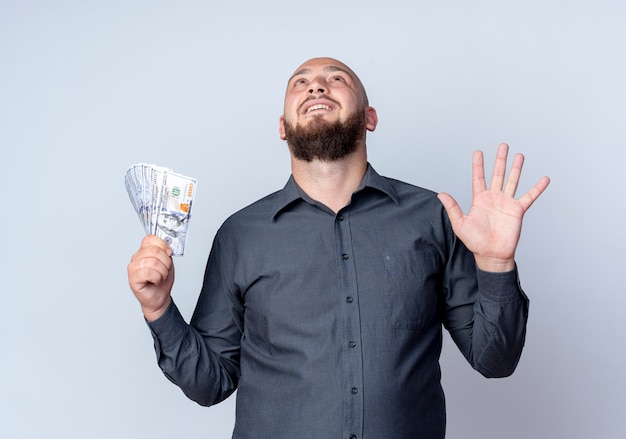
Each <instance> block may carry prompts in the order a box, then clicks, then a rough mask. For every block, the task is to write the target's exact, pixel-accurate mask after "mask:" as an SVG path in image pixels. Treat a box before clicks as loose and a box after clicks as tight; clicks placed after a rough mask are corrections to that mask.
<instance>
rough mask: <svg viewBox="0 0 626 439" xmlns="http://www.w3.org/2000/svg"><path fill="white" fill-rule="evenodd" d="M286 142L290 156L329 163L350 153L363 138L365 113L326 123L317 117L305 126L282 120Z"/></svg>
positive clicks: (360, 112) (357, 113)
mask: <svg viewBox="0 0 626 439" xmlns="http://www.w3.org/2000/svg"><path fill="white" fill-rule="evenodd" d="M284 126H285V137H286V138H287V145H289V149H290V150H291V153H292V154H293V156H294V157H295V158H297V159H299V160H303V161H306V162H311V161H312V160H313V159H318V160H321V161H327V162H331V161H334V160H338V159H340V158H343V157H345V156H347V155H349V154H352V153H353V152H354V151H356V149H357V148H358V145H359V142H360V141H361V140H362V139H363V138H364V137H365V113H364V112H362V111H357V112H356V113H355V114H353V115H352V116H350V117H349V118H348V119H347V120H346V121H345V122H341V121H337V122H332V123H331V122H327V121H325V120H324V119H323V118H322V117H321V116H316V117H314V118H313V120H311V121H310V122H309V124H308V125H307V126H304V127H299V126H297V125H296V126H293V125H291V124H290V123H289V122H287V121H284Z"/></svg>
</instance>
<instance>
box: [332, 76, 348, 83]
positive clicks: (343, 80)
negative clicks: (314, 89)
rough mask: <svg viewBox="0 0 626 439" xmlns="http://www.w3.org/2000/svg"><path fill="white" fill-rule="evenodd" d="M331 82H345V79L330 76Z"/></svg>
mask: <svg viewBox="0 0 626 439" xmlns="http://www.w3.org/2000/svg"><path fill="white" fill-rule="evenodd" d="M330 80H331V81H340V82H346V78H344V77H343V76H341V75H335V76H331V78H330Z"/></svg>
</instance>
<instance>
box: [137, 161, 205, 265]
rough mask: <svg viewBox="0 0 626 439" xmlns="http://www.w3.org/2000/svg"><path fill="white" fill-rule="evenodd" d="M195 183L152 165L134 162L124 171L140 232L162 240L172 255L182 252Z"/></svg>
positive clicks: (189, 178) (191, 179)
mask: <svg viewBox="0 0 626 439" xmlns="http://www.w3.org/2000/svg"><path fill="white" fill-rule="evenodd" d="M197 184H198V182H197V180H196V179H195V178H192V177H187V176H185V175H182V174H179V173H176V172H174V171H173V170H172V169H169V168H165V167H162V166H157V165H153V164H146V163H138V164H136V165H133V166H131V167H130V168H128V170H127V171H126V175H125V185H126V191H127V192H128V196H129V198H130V201H131V204H132V205H133V208H134V209H135V212H137V215H138V216H139V220H140V221H141V223H142V225H143V227H144V231H145V232H146V233H147V234H152V235H156V236H158V237H159V238H161V239H163V240H164V241H165V242H167V243H168V245H169V246H170V247H171V248H172V253H173V254H174V255H176V256H182V255H183V254H184V253H185V245H186V243H187V233H188V231H189V220H190V219H191V208H192V205H193V200H194V197H195V194H196V187H197Z"/></svg>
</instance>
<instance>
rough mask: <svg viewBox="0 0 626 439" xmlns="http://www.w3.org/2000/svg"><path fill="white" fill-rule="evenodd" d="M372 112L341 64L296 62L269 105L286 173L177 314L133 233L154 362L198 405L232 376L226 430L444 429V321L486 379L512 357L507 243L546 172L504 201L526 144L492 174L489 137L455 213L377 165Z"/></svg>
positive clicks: (158, 245)
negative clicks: (230, 419) (278, 109)
mask: <svg viewBox="0 0 626 439" xmlns="http://www.w3.org/2000/svg"><path fill="white" fill-rule="evenodd" d="M377 122H378V118H377V114H376V111H375V109H374V108H372V107H370V106H369V103H368V99H367V95H366V93H365V89H364V87H363V85H362V84H361V82H360V80H359V78H358V77H357V75H356V74H355V73H354V72H353V71H352V70H351V69H350V68H348V67H347V66H346V65H344V64H343V63H341V62H339V61H337V60H334V59H330V58H317V59H312V60H309V61H307V62H305V63H304V64H303V65H302V66H301V67H299V68H298V69H297V70H296V72H295V73H294V75H293V76H292V77H291V78H290V79H289V82H288V85H287V91H286V95H285V106H284V114H283V115H282V116H281V117H280V137H281V138H282V139H283V140H286V141H287V144H288V146H289V150H290V153H291V168H292V176H291V178H290V179H289V181H288V183H287V185H286V186H285V187H284V188H283V189H282V190H281V191H278V192H276V193H274V194H271V195H269V196H268V197H266V198H263V199H262V200H259V201H258V202H256V203H254V204H252V205H251V206H248V207H246V208H245V209H243V210H241V211H239V212H237V213H236V214H234V215H233V216H232V217H230V218H229V219H227V220H226V221H225V223H224V224H223V225H222V227H221V228H220V230H219V231H218V233H217V235H216V237H215V241H214V243H213V248H212V249H211V254H210V256H209V261H208V263H207V269H206V273H205V277H204V284H203V287H202V291H201V294H200V297H199V300H198V304H197V307H196V310H195V311H194V314H193V317H192V319H191V324H189V325H188V324H187V323H186V322H185V321H184V320H183V318H182V317H181V315H180V313H179V312H178V310H177V308H176V306H175V304H174V303H173V302H172V299H171V296H170V291H171V288H172V285H173V282H174V266H173V263H172V258H171V250H170V249H169V248H168V246H167V245H166V244H165V243H164V242H163V241H161V240H159V239H158V238H156V237H154V236H147V237H146V238H145V239H144V240H143V242H142V244H141V248H140V249H139V251H138V252H137V253H136V254H135V255H134V256H133V257H132V260H131V262H130V264H129V266H128V274H129V283H130V286H131V288H132V290H133V291H134V293H135V295H136V297H137V299H138V300H139V302H140V304H141V307H142V310H143V313H144V316H145V318H146V319H147V321H148V324H149V326H150V329H151V331H152V334H153V336H154V340H155V348H156V351H157V356H158V362H159V365H160V367H161V369H162V370H163V372H164V373H165V374H166V376H167V377H168V378H170V379H171V380H172V381H173V382H174V383H176V384H177V385H178V386H180V387H181V389H182V390H183V391H184V392H185V394H186V395H187V396H188V397H189V398H191V399H193V400H195V401H197V402H198V403H200V404H203V405H211V404H215V403H218V402H220V401H222V400H223V399H225V398H226V397H228V396H229V395H230V394H231V393H232V392H233V391H234V390H235V389H238V392H237V413H236V423H235V431H234V433H233V437H234V438H237V439H281V438H298V439H307V438H311V439H337V438H345V439H391V438H393V439H402V438H406V439H416V438H428V439H431V438H443V437H444V435H445V406H444V396H443V391H442V389H441V385H440V370H439V364H438V361H439V355H440V353H441V337H442V325H443V326H445V327H446V328H447V330H448V331H449V332H450V334H451V336H452V338H453V339H454V341H455V342H456V344H457V345H458V347H459V349H460V350H461V352H462V353H463V354H464V356H465V357H466V358H467V360H468V361H469V362H470V363H471V364H472V366H473V367H474V368H476V369H477V370H478V371H479V372H481V373H482V374H483V375H485V376H488V377H502V376H507V375H510V374H511V373H512V372H513V370H514V369H515V367H516V365H517V362H518V360H519V357H520V354H521V351H522V347H523V344H524V336H525V327H526V319H527V312H528V300H527V298H526V296H525V295H524V293H523V292H522V291H521V289H520V287H519V282H518V277H517V271H516V267H515V259H514V256H515V249H516V246H517V243H518V239H519V236H520V230H521V223H522V217H523V215H524V213H525V212H526V210H527V209H528V208H529V207H530V205H531V204H532V203H533V202H534V201H535V200H536V199H537V197H538V196H539V195H540V194H541V193H542V192H543V190H544V189H545V188H546V187H547V185H548V182H549V180H548V178H547V177H544V178H542V179H541V180H539V182H538V183H537V184H536V185H535V186H534V187H533V188H532V189H531V190H530V191H529V192H528V193H527V194H525V195H524V196H522V197H521V198H520V199H518V200H516V199H515V198H514V195H515V191H516V188H517V184H518V181H519V177H520V173H521V169H522V163H523V157H522V156H521V155H516V156H515V158H514V161H513V165H512V167H511V171H510V173H509V177H508V180H507V181H506V182H505V173H506V157H507V150H508V147H507V146H506V145H504V144H503V145H500V147H499V149H498V153H497V158H496V164H495V167H494V172H493V177H492V181H491V185H490V187H489V188H487V186H486V183H485V179H484V171H483V161H482V154H481V153H479V152H477V153H475V155H474V159H473V170H474V172H473V194H474V197H473V202H472V207H471V209H470V212H469V214H468V215H464V214H463V212H462V211H461V209H460V207H459V206H458V204H457V203H456V202H455V201H454V199H453V198H452V197H451V196H449V195H447V194H439V195H438V196H437V195H436V194H434V193H432V192H430V191H427V190H425V189H421V188H417V187H415V186H412V185H409V184H406V183H402V182H399V181H396V180H392V179H388V178H384V177H381V176H379V175H378V174H377V173H376V172H375V171H374V169H373V168H372V167H371V166H370V165H369V164H368V162H367V153H366V143H365V138H366V131H373V130H374V129H375V128H376V124H377ZM448 218H449V219H448Z"/></svg>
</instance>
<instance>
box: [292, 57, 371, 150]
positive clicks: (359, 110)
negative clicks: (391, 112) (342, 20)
mask: <svg viewBox="0 0 626 439" xmlns="http://www.w3.org/2000/svg"><path fill="white" fill-rule="evenodd" d="M377 122H378V120H377V117H376V111H375V110H374V109H373V108H371V107H369V105H368V103H367V96H366V94H365V90H364V88H363V86H362V84H361V81H360V80H359V78H358V77H357V76H356V74H354V72H353V71H352V70H351V69H350V68H349V67H347V66H346V65H345V64H343V63H341V62H339V61H337V60H334V59H331V58H316V59H312V60H310V61H307V62H306V63H304V64H303V65H302V66H300V67H299V68H298V69H297V70H296V72H295V73H294V74H293V76H292V77H291V78H290V79H289V82H288V84H287V91H286V94H285V109H284V114H283V116H281V118H280V136H281V139H283V140H287V143H288V144H289V145H290V148H291V149H292V152H293V151H294V141H296V135H299V140H300V141H303V140H306V137H303V135H305V134H308V136H309V140H311V139H315V138H317V137H315V136H318V135H324V134H325V136H324V137H325V138H326V139H330V140H332V139H335V140H334V141H335V143H337V142H345V141H346V138H345V135H346V133H345V132H342V131H341V127H342V126H345V127H346V129H348V130H349V131H350V132H351V133H350V138H352V139H353V140H354V141H355V142H358V141H360V140H364V138H365V130H366V129H367V130H370V131H373V130H374V129H375V127H376V124H377ZM359 130H360V131H359ZM355 131H356V132H355ZM331 134H332V135H331ZM342 135H343V136H344V138H343V139H342V137H341V136H342ZM304 146H306V145H304ZM318 146H319V145H318ZM340 146H341V145H335V146H334V147H333V148H334V149H335V150H336V151H338V150H339V149H342V148H343V149H346V146H345V145H344V146H342V147H341V148H339V147H340ZM322 147H323V145H322ZM318 149H319V148H318ZM348 149H350V146H348ZM314 155H317V154H314ZM331 155H332V156H336V153H332V154H331ZM299 158H301V157H299Z"/></svg>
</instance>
